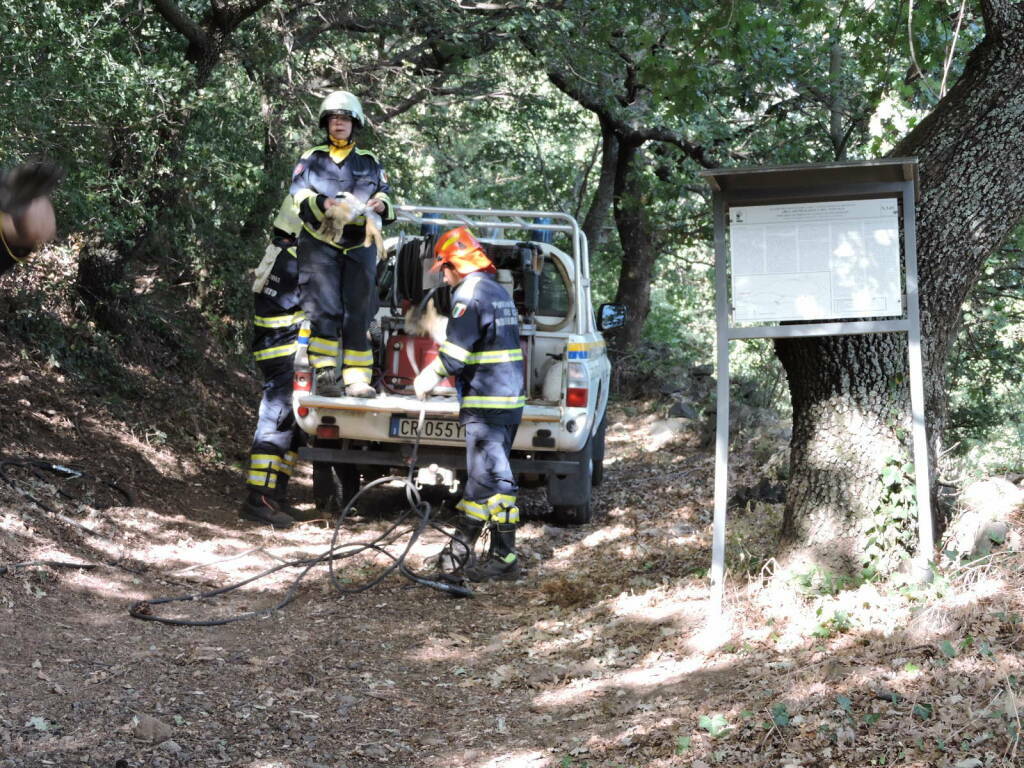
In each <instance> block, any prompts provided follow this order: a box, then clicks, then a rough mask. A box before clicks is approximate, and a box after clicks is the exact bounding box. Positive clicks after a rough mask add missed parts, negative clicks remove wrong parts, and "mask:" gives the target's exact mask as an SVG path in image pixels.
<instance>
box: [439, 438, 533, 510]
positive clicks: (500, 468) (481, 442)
mask: <svg viewBox="0 0 1024 768" xmlns="http://www.w3.org/2000/svg"><path fill="white" fill-rule="evenodd" d="M518 429H519V425H518V424H488V423H487V422H485V421H469V422H467V423H466V468H467V470H468V475H469V476H468V478H467V479H466V487H465V490H464V492H463V494H462V499H461V500H460V501H459V503H458V504H456V505H455V506H456V509H459V510H461V511H462V512H463V513H464V514H465V515H466V516H467V517H470V518H473V519H474V520H479V521H481V522H485V523H486V522H491V523H498V524H506V523H508V524H513V525H514V524H515V523H518V522H519V507H517V506H516V494H517V493H518V491H519V486H518V485H517V484H516V478H515V475H514V474H512V466H511V464H510V463H509V456H510V454H511V453H512V441H513V440H515V436H516V431H517V430H518Z"/></svg>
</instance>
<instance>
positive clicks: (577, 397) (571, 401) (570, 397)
mask: <svg viewBox="0 0 1024 768" xmlns="http://www.w3.org/2000/svg"><path fill="white" fill-rule="evenodd" d="M566 379H567V381H566V383H567V385H568V386H567V387H566V389H565V404H566V405H567V406H569V407H570V408H586V407H587V400H588V399H589V398H590V382H589V381H588V380H587V368H586V366H585V365H584V364H583V363H569V371H568V376H567V377H566Z"/></svg>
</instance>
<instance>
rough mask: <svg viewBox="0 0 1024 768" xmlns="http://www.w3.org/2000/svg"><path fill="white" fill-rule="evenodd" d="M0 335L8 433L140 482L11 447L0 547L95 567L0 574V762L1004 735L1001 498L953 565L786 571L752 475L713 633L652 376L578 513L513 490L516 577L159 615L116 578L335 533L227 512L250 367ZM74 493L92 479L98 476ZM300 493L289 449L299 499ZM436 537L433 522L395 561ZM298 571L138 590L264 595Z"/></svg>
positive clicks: (991, 741)
mask: <svg viewBox="0 0 1024 768" xmlns="http://www.w3.org/2000/svg"><path fill="white" fill-rule="evenodd" d="M0 338H3V337H0ZM0 353H2V354H0V360H3V361H4V362H2V363H0V440H2V444H3V447H4V450H3V453H4V454H5V455H6V456H8V457H10V456H21V457H43V458H46V459H49V460H56V461H59V462H62V463H67V464H74V465H76V466H79V467H81V468H83V469H85V470H87V471H88V472H89V473H90V474H91V475H93V476H95V477H98V478H103V479H106V480H109V481H111V482H114V483H116V484H119V485H124V486H126V487H127V486H130V487H131V488H132V489H133V490H134V492H135V498H134V501H133V503H131V504H130V505H124V502H122V501H118V502H117V503H119V504H122V506H114V507H109V508H104V509H97V508H96V507H94V506H90V505H84V504H81V503H78V502H76V501H75V500H74V499H68V498H63V497H59V496H55V495H54V493H53V489H52V483H51V482H50V480H52V479H53V478H52V477H49V476H47V474H46V473H43V479H39V478H36V477H34V476H33V475H31V473H29V472H28V471H26V470H25V469H24V468H22V467H10V466H8V467H7V468H6V472H7V475H8V476H9V477H10V478H11V479H12V483H11V484H8V483H0V566H10V565H12V564H15V563H26V562H35V561H43V560H51V561H61V562H72V563H91V564H95V565H97V567H96V568H93V569H90V570H82V569H76V568H66V567H53V566H45V565H36V566H27V567H16V568H12V569H10V570H9V571H8V572H7V573H5V574H3V575H0V767H2V768H27V767H29V766H32V767H35V766H45V765H57V766H94V767H95V768H99V766H104V767H105V768H106V767H108V766H118V767H119V768H141V767H142V766H147V767H148V766H152V767H153V768H157V767H158V766H160V767H164V766H167V767H170V766H208V765H209V766H213V765H226V766H243V767H245V768H300V767H301V768H313V767H314V766H331V767H332V768H338V767H340V766H344V767H345V768H364V767H366V768H368V767H370V766H383V765H387V766H409V767H410V768H413V767H422V768H441V767H442V766H460V767H462V766H464V767H465V768H518V767H522V768H526V767H529V768H555V767H556V766H557V767H558V768H583V767H584V766H589V768H612V767H613V766H615V767H619V768H625V767H626V766H629V767H630V768H633V767H635V766H656V767H657V766H685V765H692V766H695V768H704V767H705V766H710V765H744V766H747V765H749V766H796V765H800V766H818V765H821V766H828V765H835V766H866V765H905V766H942V767H945V766H956V768H974V767H976V766H997V765H998V766H1004V765H1005V766H1009V765H1018V764H1020V760H1021V754H1020V748H1019V743H1018V736H1019V729H1020V709H1021V708H1024V701H1022V697H1024V693H1022V690H1024V663H1022V660H1021V659H1022V656H1021V651H1022V644H1024V635H1022V619H1021V616H1022V615H1024V591H1022V585H1024V575H1022V572H1024V558H1022V555H1021V552H1020V546H1019V534H1018V533H1017V531H1019V529H1020V520H1019V519H1018V520H1016V521H1015V523H1016V530H1014V531H1013V532H1012V535H1011V536H1010V537H1009V538H1008V539H1007V543H1006V544H1005V545H1004V546H1003V547H1002V548H1000V549H998V550H997V552H996V554H995V555H994V556H993V557H992V558H990V559H989V560H987V561H984V562H981V563H976V564H973V565H971V566H962V567H960V568H953V567H948V568H946V570H944V571H943V574H942V578H941V579H940V580H939V583H938V584H937V585H936V586H935V587H932V588H930V589H928V590H915V589H910V588H907V589H903V590H899V589H897V588H895V587H878V586H874V585H871V584H862V585H859V586H858V585H853V587H854V588H851V589H845V590H843V591H837V590H836V589H835V586H836V585H833V584H830V583H829V582H828V580H827V579H825V580H824V581H823V579H822V578H821V574H817V575H815V574H808V575H806V578H805V579H804V580H803V582H802V588H801V589H798V588H797V587H796V586H795V585H794V584H793V583H791V582H784V581H782V580H781V579H778V578H771V566H770V565H769V566H767V567H766V568H765V570H764V571H761V570H759V568H760V564H761V563H763V562H764V561H765V559H766V558H767V556H768V554H769V553H770V552H771V551H772V546H773V538H774V531H776V530H777V527H778V516H779V511H780V508H779V506H778V505H768V504H759V503H750V504H747V506H746V508H744V509H737V510H734V513H733V518H732V520H731V521H730V542H729V552H730V558H731V560H732V566H733V571H732V573H733V576H732V579H731V582H730V589H729V595H728V599H729V611H730V613H729V619H730V624H729V627H728V631H727V632H726V634H725V635H724V636H723V637H716V636H713V635H712V634H711V633H710V632H709V631H707V630H706V629H705V628H704V624H705V611H706V602H705V601H706V597H707V584H706V580H705V569H706V568H707V567H708V565H709V559H710V556H709V544H710V525H709V522H710V515H711V509H712V497H711V492H712V491H711V489H712V483H711V475H712V470H713V461H712V457H711V455H710V453H709V451H708V450H707V449H702V448H701V447H700V445H701V437H700V435H699V434H698V433H697V431H689V432H688V431H684V432H683V433H682V435H681V436H679V437H677V438H676V439H674V440H670V441H668V442H667V443H665V444H664V445H663V446H662V447H661V448H660V449H658V450H655V451H651V450H648V449H649V448H650V447H651V445H652V444H651V422H652V421H654V420H656V419H657V418H659V416H660V413H661V411H663V410H664V406H661V405H655V404H650V403H648V404H644V403H630V404H620V405H618V406H617V407H616V408H615V409H614V412H613V414H612V416H611V418H610V420H609V428H608V457H607V460H606V474H605V483H604V485H603V486H602V488H601V489H600V490H599V492H598V495H597V497H596V510H597V513H598V515H599V518H598V519H597V520H596V521H595V523H593V524H591V525H588V526H584V527H581V528H578V529H559V528H554V527H552V526H550V525H547V524H545V522H544V520H543V518H542V517H541V515H542V513H543V509H544V507H543V503H542V502H543V499H542V497H541V496H537V495H535V494H530V493H528V494H526V503H525V504H524V511H525V512H526V514H527V515H528V518H529V519H528V522H527V523H526V524H525V525H524V526H523V529H522V535H521V539H520V541H521V545H522V551H523V554H524V556H525V558H526V559H527V562H528V565H529V567H528V573H527V576H526V578H524V579H523V580H522V581H521V582H519V583H516V584H512V585H500V586H491V587H488V588H486V589H484V590H480V592H479V594H478V595H477V597H476V598H475V599H472V600H458V599H452V598H449V597H447V596H445V595H443V594H440V593H438V592H434V591H431V590H428V589H425V588H422V587H417V586H413V585H411V584H410V583H409V582H408V581H406V580H404V579H402V578H401V577H399V576H397V575H392V576H391V577H389V578H388V579H386V580H385V581H384V582H383V583H381V584H380V585H379V586H377V587H375V588H373V589H371V590H369V591H366V592H363V593H360V594H354V595H345V596H341V595H339V594H338V593H337V592H336V591H335V590H334V589H333V587H332V586H331V584H330V582H329V580H328V576H327V570H326V568H324V567H318V568H316V569H314V570H312V571H311V572H310V573H309V574H308V575H307V576H306V577H305V579H304V580H303V581H302V582H301V584H300V586H299V587H298V592H297V598H296V600H295V601H294V602H293V603H292V604H291V605H289V606H288V607H286V608H285V609H284V610H282V611H278V612H276V613H274V614H272V615H271V616H270V617H268V618H259V619H253V620H249V621H246V622H242V623H235V624H229V625H226V626H221V627H203V628H185V627H169V626H164V625H160V624H155V623H148V622H143V621H139V620H136V619H132V618H130V617H129V616H128V607H129V605H131V604H132V603H133V602H134V601H136V600H143V599H147V600H148V599H153V598H155V597H159V596H165V595H173V594H188V593H193V592H197V591H204V590H209V589H213V588H216V587H220V586H223V585H226V584H229V583H232V582H236V581H238V580H240V579H243V578H247V577H249V576H251V575H254V574H257V573H259V572H261V571H263V570H264V569H267V568H270V567H272V566H274V565H276V564H278V563H280V562H281V561H282V560H287V559H293V558H299V557H306V558H308V557H311V556H315V555H317V554H320V553H322V552H323V551H324V550H325V549H326V548H327V546H328V545H329V543H330V536H331V531H330V529H329V528H327V527H325V525H324V524H322V523H316V522H314V523H308V524H304V525H301V526H299V527H297V528H296V529H293V530H291V531H287V532H273V531H271V530H269V529H263V528H257V527H254V526H251V525H248V524H241V523H239V521H238V519H237V516H236V511H237V503H238V500H239V497H240V494H239V484H240V482H241V481H240V472H239V471H237V470H235V469H232V468H231V463H232V461H233V460H237V459H238V458H239V454H240V452H241V451H243V450H244V448H245V445H244V444H245V442H246V439H247V437H248V433H249V430H250V429H251V424H250V423H249V420H250V418H251V417H252V410H253V406H254V404H255V390H254V386H253V383H252V382H251V380H248V379H246V378H245V377H244V375H242V374H240V373H238V372H236V371H233V370H231V369H230V368H228V367H220V368H217V367H216V366H215V365H214V364H213V363H210V362H209V361H205V362H204V363H203V365H208V366H210V368H208V369H205V370H203V369H200V370H198V371H197V376H196V380H195V381H189V380H187V379H182V378H179V379H178V380H177V381H175V380H173V378H174V377H170V376H169V377H156V376H152V374H149V373H148V372H147V371H149V370H152V369H151V368H146V369H140V370H139V371H137V372H135V373H134V374H132V375H137V376H138V377H139V381H138V382H137V386H138V388H139V389H140V391H145V392H146V397H144V398H139V399H136V400H132V399H124V400H122V402H121V404H120V405H112V404H111V399H110V398H109V397H102V396H101V395H102V394H103V393H99V392H95V393H90V392H82V391H76V390H74V389H73V388H72V384H71V381H70V379H67V380H66V379H64V377H63V375H62V374H61V372H60V371H59V370H55V369H54V368H53V367H52V366H49V365H48V364H47V363H46V362H44V361H38V360H26V359H23V357H21V356H19V354H18V351H17V349H15V348H14V347H13V346H12V345H10V344H9V343H8V342H6V341H3V342H2V343H0ZM198 381H205V382H218V383H219V384H218V386H219V388H216V389H210V390H206V389H203V388H202V387H200V386H199V384H198V383H197V382H198ZM39 382H45V383H46V384H45V386H40V385H39ZM211 386H212V385H211ZM101 403H103V404H101ZM209 424H216V425H217V427H216V431H213V430H211V429H210V428H209V427H207V428H205V429H204V425H209ZM235 436H241V437H237V438H236V437H235ZM738 442H740V443H741V445H742V448H741V449H740V450H739V451H738V454H737V457H736V460H735V462H734V465H735V466H736V468H737V470H738V472H739V474H738V476H737V478H736V480H735V481H734V484H735V485H736V486H740V485H743V484H744V483H748V484H752V483H753V482H754V481H755V480H756V479H757V478H758V477H759V476H760V473H759V470H760V461H761V460H764V459H765V454H764V445H763V441H762V442H759V441H758V440H757V439H753V438H751V439H749V440H743V441H738ZM232 445H233V446H234V448H233V449H232V448H230V446H232ZM778 448H779V449H782V448H783V446H781V445H780V446H778ZM232 453H233V454H234V455H232ZM769 463H770V462H769ZM87 485H89V481H88V479H84V480H82V481H79V482H78V484H77V485H75V486H73V490H74V493H75V494H80V493H82V492H83V490H82V489H83V487H85V486H87ZM26 493H27V494H31V495H33V497H34V498H35V499H36V502H33V501H30V500H29V499H28V498H27V497H26V495H25V494H26ZM96 493H97V494H107V495H106V496H104V497H103V498H106V499H107V500H108V501H110V500H112V496H111V495H110V494H112V493H113V492H112V491H111V490H110V489H109V488H105V487H100V488H99V489H98V490H97V491H96ZM72 495H74V494H72ZM310 496H311V493H310V488H309V483H308V478H301V479H300V487H299V488H298V489H297V492H296V500H298V501H299V502H302V503H304V505H305V506H309V503H310V501H309V500H310ZM402 496H403V494H402V491H401V490H400V489H385V490H382V491H380V492H379V493H375V494H374V496H373V498H372V499H370V503H367V504H366V505H365V506H364V508H363V511H364V512H365V513H366V515H365V516H364V517H360V518H358V519H356V520H353V521H350V522H348V523H346V526H345V528H344V530H343V532H342V538H344V539H345V540H347V541H353V540H367V539H369V538H372V537H374V536H375V535H377V534H378V533H380V532H382V531H384V530H386V529H387V528H388V527H389V526H390V525H391V524H392V523H393V521H394V520H395V516H396V514H397V511H398V509H399V508H400V507H401V506H402V503H403V502H402ZM431 498H432V499H433V500H434V501H435V502H436V501H438V500H439V499H438V498H437V497H436V496H432V497H431ZM38 502H41V503H42V504H43V505H45V506H46V507H48V508H49V509H50V511H45V510H44V509H43V508H42V507H41V506H40V504H39V503H38ZM96 503H97V504H100V501H96ZM441 544H442V539H441V537H440V535H439V534H436V533H429V534H427V535H426V536H425V537H424V539H422V540H421V542H419V543H418V544H417V546H416V547H415V549H414V551H413V552H412V555H411V559H410V562H412V563H413V564H414V565H420V564H422V562H423V560H424V559H425V558H427V557H429V556H430V555H432V554H435V553H436V552H437V550H438V549H439V548H440V546H441ZM397 547H400V544H396V545H394V547H393V548H397ZM383 565H384V561H382V560H380V559H376V560H375V559H372V558H368V557H366V558H362V557H361V558H353V559H351V560H346V561H344V563H342V564H340V565H339V575H340V577H341V579H342V580H343V582H344V583H345V584H346V585H352V586H354V585H357V584H359V583H363V582H365V581H366V580H367V579H369V578H371V577H372V576H373V575H374V574H375V573H378V572H379V569H380V568H382V567H383ZM748 573H749V574H752V575H746V574H748ZM296 576H297V570H296V569H284V570H280V571H278V572H276V573H274V574H272V575H270V576H267V577H266V578H263V579H260V580H258V581H256V582H254V583H252V584H251V585H249V586H247V587H245V588H244V589H242V590H239V591H238V592H235V593H232V594H231V595H229V596H227V597H225V598H222V599H218V600H217V601H214V602H212V603H209V604H208V603H205V602H190V603H187V604H179V605H177V606H157V607H156V610H158V611H159V612H160V613H161V614H163V615H172V614H173V615H177V616H187V617H192V618H200V617H211V616H228V615H233V614H236V613H239V612H243V611H246V610H253V609H257V608H260V607H266V606H270V605H273V604H274V603H276V602H278V601H279V600H281V599H282V598H283V597H284V596H285V594H286V592H287V590H288V588H289V587H290V586H291V585H292V584H293V581H294V579H295V577H296Z"/></svg>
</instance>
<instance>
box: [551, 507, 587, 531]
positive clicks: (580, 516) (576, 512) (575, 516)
mask: <svg viewBox="0 0 1024 768" xmlns="http://www.w3.org/2000/svg"><path fill="white" fill-rule="evenodd" d="M591 517H593V511H592V510H591V508H590V502H589V501H588V502H587V503H586V504H580V505H578V506H569V507H565V506H561V505H558V506H555V507H552V508H551V522H552V523H554V524H555V525H559V526H567V525H584V524H586V523H589V522H590V518H591Z"/></svg>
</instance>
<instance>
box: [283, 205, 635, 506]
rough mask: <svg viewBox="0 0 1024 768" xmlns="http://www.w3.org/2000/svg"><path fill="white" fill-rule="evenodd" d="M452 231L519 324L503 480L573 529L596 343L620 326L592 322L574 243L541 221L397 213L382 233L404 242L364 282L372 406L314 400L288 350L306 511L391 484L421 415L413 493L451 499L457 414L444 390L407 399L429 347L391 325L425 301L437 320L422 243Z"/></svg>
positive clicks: (598, 432) (583, 488) (590, 479)
mask: <svg viewBox="0 0 1024 768" xmlns="http://www.w3.org/2000/svg"><path fill="white" fill-rule="evenodd" d="M463 224H465V225H468V226H469V227H470V229H471V230H472V231H473V233H474V234H475V235H476V236H477V238H478V239H479V240H480V242H481V243H482V244H483V246H484V249H485V250H486V251H487V253H488V256H489V257H490V258H491V260H492V261H493V262H494V264H495V266H496V267H497V268H498V281H499V282H500V283H502V284H503V285H504V286H505V287H506V289H507V290H508V291H509V293H510V294H511V295H512V297H513V299H514V301H515V303H516V306H517V308H518V310H519V317H520V323H521V328H522V335H521V342H522V346H523V352H524V356H525V360H526V374H525V375H526V382H525V384H526V406H525V408H524V410H523V419H522V424H521V425H520V427H519V431H518V433H517V434H516V439H515V442H514V444H513V446H512V469H513V471H514V472H515V473H516V475H517V477H518V480H519V483H520V486H521V487H524V488H528V487H541V486H543V487H545V488H546V490H547V498H548V502H549V503H550V505H551V508H552V511H551V514H550V517H549V519H551V520H552V521H553V522H555V523H556V524H560V525H566V524H581V523H586V522H588V521H589V520H590V518H591V489H592V487H593V486H595V485H598V484H599V483H600V482H601V475H602V461H603V459H604V437H605V409H606V407H607V404H608V384H609V378H610V373H611V365H610V363H609V361H608V355H607V354H606V349H605V342H604V338H603V337H602V335H601V332H602V330H607V329H609V328H614V327H617V326H619V325H621V324H622V322H623V319H624V317H625V308H624V307H622V306H620V305H614V304H604V305H602V306H601V308H600V310H599V311H598V313H597V314H596V315H595V312H594V309H593V307H592V305H591V298H590V267H589V262H588V254H587V242H586V237H585V236H584V235H583V232H582V231H581V230H580V228H579V226H578V224H577V223H576V221H575V219H573V218H572V217H571V216H568V215H566V214H563V213H549V212H542V211H496V210H472V209H454V208H435V207H421V206H403V207H400V208H399V209H398V221H397V222H396V225H395V226H396V227H399V228H403V229H405V228H408V229H412V230H413V231H414V232H415V234H402V235H399V236H397V237H392V238H389V239H388V240H387V241H386V242H385V247H386V250H387V254H386V258H385V259H383V260H382V261H381V263H380V265H379V269H378V289H379V299H380V307H379V309H378V311H377V313H376V319H375V322H374V323H373V325H372V327H371V329H370V335H371V338H372V341H373V345H372V346H373V353H374V384H375V386H376V388H377V391H378V393H379V394H378V396H377V397H376V398H372V399H361V398H354V397H321V396H318V395H317V394H316V392H315V391H314V377H313V376H312V373H311V371H310V370H309V368H308V365H307V364H306V359H305V354H304V349H303V348H302V347H301V345H300V349H299V353H298V355H297V356H296V372H295V386H294V398H293V405H294V410H295V415H296V418H297V420H298V423H299V425H300V427H301V428H302V429H303V430H304V431H305V432H306V433H308V434H309V435H311V436H312V440H311V445H310V446H308V447H305V448H303V449H301V451H300V453H301V455H302V457H303V458H305V459H307V460H309V461H312V462H313V485H314V496H315V498H316V502H317V507H318V508H320V509H327V508H329V507H330V506H331V505H332V504H335V503H339V502H342V503H343V502H345V501H347V500H348V499H349V498H351V497H352V496H353V495H354V494H355V492H356V491H357V490H358V488H359V484H360V482H361V481H366V480H368V479H372V478H373V477H379V476H382V475H383V474H385V473H388V472H390V471H392V469H394V468H399V469H400V471H401V472H403V474H404V473H405V472H406V471H407V470H408V464H409V462H410V461H411V458H412V453H413V447H414V445H415V443H416V436H417V432H418V431H419V424H420V419H421V415H422V418H423V421H422V424H423V428H422V436H421V438H420V441H419V446H418V448H417V455H416V463H417V467H419V470H418V476H417V480H418V482H419V483H421V484H438V483H443V484H446V485H448V486H449V487H450V488H451V490H453V491H456V492H457V490H458V486H459V484H460V482H461V479H462V478H463V477H464V473H465V467H466V457H465V429H464V427H462V425H460V424H459V422H458V412H459V405H458V401H457V400H456V397H455V391H454V389H453V388H452V386H451V383H452V382H451V381H450V380H446V381H445V382H442V384H441V386H439V387H438V388H437V389H435V391H434V393H433V395H432V396H431V397H430V398H428V399H427V400H425V401H420V400H417V399H416V397H415V396H414V394H413V389H412V381H413V379H414V378H415V376H416V374H417V373H418V372H419V371H420V370H421V369H422V367H423V366H424V365H427V364H428V363H429V362H430V361H431V360H432V359H433V358H434V357H435V356H436V354H437V344H436V342H435V341H434V340H433V339H431V338H430V337H428V336H416V335H413V334H412V333H410V332H409V331H408V330H407V329H406V327H405V326H406V323H405V316H406V313H407V311H408V309H409V308H410V307H412V306H416V305H419V306H422V305H423V303H425V302H426V301H427V300H428V299H430V298H432V299H433V301H434V303H435V305H436V306H437V309H438V310H439V311H440V312H441V313H443V314H447V311H448V303H449V302H450V292H449V289H447V288H446V287H444V286H443V285H442V284H441V282H440V278H439V277H438V276H437V275H435V274H431V273H430V272H429V267H430V265H431V264H432V263H433V244H434V238H435V237H436V235H437V234H439V233H440V232H441V231H443V230H446V229H449V228H451V227H455V226H460V225H463ZM517 237H522V238H523V239H516V238H517ZM553 243H559V244H564V245H565V249H564V250H563V249H561V248H558V247H556V246H555V245H554V244H553ZM445 385H448V386H445Z"/></svg>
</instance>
